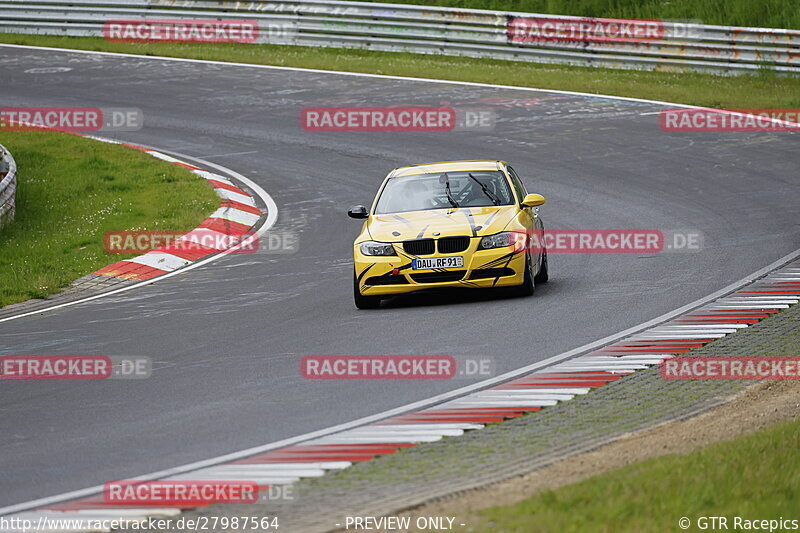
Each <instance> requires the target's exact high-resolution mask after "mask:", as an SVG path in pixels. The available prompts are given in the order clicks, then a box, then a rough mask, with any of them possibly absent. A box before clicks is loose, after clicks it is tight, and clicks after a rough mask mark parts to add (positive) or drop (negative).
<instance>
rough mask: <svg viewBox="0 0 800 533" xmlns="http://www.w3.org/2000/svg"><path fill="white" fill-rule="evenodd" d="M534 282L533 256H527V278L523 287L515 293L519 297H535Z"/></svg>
mask: <svg viewBox="0 0 800 533" xmlns="http://www.w3.org/2000/svg"><path fill="white" fill-rule="evenodd" d="M534 288H535V286H534V281H533V265H532V262H531V254H527V253H526V254H525V276H524V277H523V280H522V285H520V286H519V287H517V290H516V291H514V292H515V293H516V294H517V295H518V296H533V291H534Z"/></svg>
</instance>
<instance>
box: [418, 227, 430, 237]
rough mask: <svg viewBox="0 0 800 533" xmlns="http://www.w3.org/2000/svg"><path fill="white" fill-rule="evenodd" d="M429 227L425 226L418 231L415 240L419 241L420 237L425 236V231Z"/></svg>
mask: <svg viewBox="0 0 800 533" xmlns="http://www.w3.org/2000/svg"><path fill="white" fill-rule="evenodd" d="M429 226H430V224H427V225H426V226H425V227H424V228H422V229H421V230H420V232H419V233H418V234H417V239H421V238H422V236H423V235H425V230H426V229H428V227H429Z"/></svg>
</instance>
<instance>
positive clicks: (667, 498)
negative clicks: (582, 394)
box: [474, 422, 800, 533]
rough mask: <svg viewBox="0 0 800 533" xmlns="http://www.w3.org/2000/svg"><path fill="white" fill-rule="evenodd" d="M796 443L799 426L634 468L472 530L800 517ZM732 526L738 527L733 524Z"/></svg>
mask: <svg viewBox="0 0 800 533" xmlns="http://www.w3.org/2000/svg"><path fill="white" fill-rule="evenodd" d="M798 442H800V422H789V423H784V424H780V425H778V426H775V427H772V428H769V429H766V430H762V431H759V432H756V433H753V434H751V435H747V436H744V437H739V438H737V439H734V440H732V441H727V442H723V443H719V444H714V445H711V446H708V447H706V448H703V449H701V450H700V451H698V452H695V453H692V454H689V455H685V456H675V455H672V456H665V457H660V458H657V459H652V460H649V461H644V462H640V463H635V464H632V465H630V466H628V467H625V468H622V469H619V470H615V471H612V472H610V473H608V474H603V475H600V476H596V477H593V478H590V479H587V480H585V481H583V482H580V483H576V484H574V485H568V486H565V487H562V488H560V489H557V490H555V491H548V492H544V493H540V494H537V495H535V496H533V497H531V498H529V499H527V500H524V501H523V502H521V503H519V504H517V505H511V506H498V507H492V508H489V509H486V510H484V511H481V512H480V516H481V517H482V519H483V522H482V523H480V524H475V528H474V530H475V531H487V532H488V531H492V532H498V533H500V532H502V533H523V532H525V533H527V532H529V531H537V532H541V533H547V532H554V533H563V532H573V531H574V532H584V531H608V532H617V531H631V532H641V533H647V532H651V531H652V532H661V531H681V528H680V527H679V526H678V520H679V519H680V518H682V517H688V518H689V519H690V520H691V524H692V527H691V528H690V529H689V530H690V531H699V530H700V529H698V528H697V518H698V517H700V516H727V517H734V516H740V517H743V518H747V519H751V520H752V519H777V518H779V517H781V516H782V517H784V518H789V519H800V517H799V516H798V515H797V509H798V507H797V498H798V496H800V469H798V468H797V465H798V464H800V447H798V446H797V443H798ZM598 494H602V495H603V496H602V497H601V498H598V497H597V495H598ZM728 526H729V528H730V529H733V523H732V518H729V519H728ZM740 530H742V529H740Z"/></svg>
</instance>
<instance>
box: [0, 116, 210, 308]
mask: <svg viewBox="0 0 800 533" xmlns="http://www.w3.org/2000/svg"><path fill="white" fill-rule="evenodd" d="M0 144H3V145H4V146H5V147H6V148H8V150H9V151H10V152H11V153H12V155H13V156H14V159H15V160H16V162H17V168H18V170H17V172H18V185H17V200H16V203H17V213H16V218H15V220H14V221H13V222H12V223H11V224H9V225H8V226H6V227H3V228H2V229H0V306H3V305H8V304H11V303H15V302H20V301H24V300H27V299H29V298H43V297H45V296H47V295H48V294H52V293H54V292H57V291H58V290H59V289H61V288H63V287H66V286H67V285H69V283H70V282H72V281H73V280H75V279H77V278H79V277H81V276H83V275H85V274H89V273H91V272H93V271H95V270H97V269H99V268H101V267H103V266H105V265H108V264H111V263H113V262H115V261H118V260H120V259H123V258H125V257H129V256H121V255H110V254H107V253H105V252H104V250H103V235H104V234H105V232H107V231H112V230H134V229H139V230H143V229H146V230H153V229H163V230H176V231H182V230H186V231H188V230H190V229H192V228H194V227H196V226H197V225H198V224H199V223H200V222H201V221H202V220H203V219H205V218H206V216H208V215H209V214H210V213H211V212H213V210H214V209H215V208H216V206H217V205H218V203H219V199H218V198H217V196H216V194H215V193H214V191H213V189H212V188H211V187H209V186H208V185H207V184H206V182H205V180H203V179H200V178H198V177H197V176H195V175H194V174H192V173H191V172H189V171H188V170H186V169H184V168H182V167H179V166H177V165H172V164H169V163H166V162H164V161H161V160H158V159H156V158H154V157H152V156H149V155H147V154H145V153H143V152H140V151H138V150H133V149H129V148H125V147H121V146H118V145H112V144H106V143H101V142H97V141H93V140H90V139H84V138H81V137H77V136H73V135H68V134H64V133H56V132H10V131H5V132H2V133H1V134H0Z"/></svg>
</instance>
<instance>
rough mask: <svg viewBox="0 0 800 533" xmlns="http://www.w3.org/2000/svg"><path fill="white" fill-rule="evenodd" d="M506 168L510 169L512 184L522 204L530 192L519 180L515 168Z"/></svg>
mask: <svg viewBox="0 0 800 533" xmlns="http://www.w3.org/2000/svg"><path fill="white" fill-rule="evenodd" d="M506 168H507V169H508V174H509V175H510V176H511V183H512V184H514V190H515V191H516V192H517V196H518V197H519V201H520V202H521V201H522V199H523V198H525V196H527V194H528V191H527V190H526V189H525V184H523V183H522V180H521V179H519V176H518V175H517V172H516V171H515V170H514V169H513V168H511V167H506Z"/></svg>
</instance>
